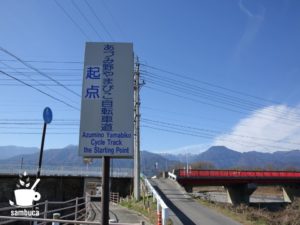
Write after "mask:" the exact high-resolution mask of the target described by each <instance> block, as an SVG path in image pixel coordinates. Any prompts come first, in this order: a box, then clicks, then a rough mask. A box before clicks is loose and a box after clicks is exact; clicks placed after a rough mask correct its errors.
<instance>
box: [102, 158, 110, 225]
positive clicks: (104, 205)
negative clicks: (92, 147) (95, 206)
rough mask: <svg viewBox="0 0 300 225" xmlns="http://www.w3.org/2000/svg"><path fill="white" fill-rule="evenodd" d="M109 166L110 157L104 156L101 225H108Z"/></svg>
mask: <svg viewBox="0 0 300 225" xmlns="http://www.w3.org/2000/svg"><path fill="white" fill-rule="evenodd" d="M109 164H110V157H108V156H104V157H103V159H102V196H101V205H102V214H101V225H109V168H110V165H109Z"/></svg>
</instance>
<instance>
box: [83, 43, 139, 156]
mask: <svg viewBox="0 0 300 225" xmlns="http://www.w3.org/2000/svg"><path fill="white" fill-rule="evenodd" d="M133 65H134V61H133V46H132V44H131V43H94V42H88V43H86V48H85V58H84V72H83V85H82V100H81V117H80V134H79V135H80V136H79V155H81V156H84V157H102V156H110V157H127V158H128V157H133V126H134V124H133V120H134V118H133V112H134V111H133V109H134V102H133V88H134V80H133V76H134V71H133Z"/></svg>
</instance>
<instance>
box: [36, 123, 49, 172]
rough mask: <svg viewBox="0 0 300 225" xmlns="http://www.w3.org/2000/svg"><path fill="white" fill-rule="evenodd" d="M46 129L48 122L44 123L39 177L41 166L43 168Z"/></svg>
mask: <svg viewBox="0 0 300 225" xmlns="http://www.w3.org/2000/svg"><path fill="white" fill-rule="evenodd" d="M46 129H47V123H44V128H43V136H42V143H41V149H40V157H39V167H38V172H37V177H40V175H41V168H42V160H43V152H44V143H45V136H46Z"/></svg>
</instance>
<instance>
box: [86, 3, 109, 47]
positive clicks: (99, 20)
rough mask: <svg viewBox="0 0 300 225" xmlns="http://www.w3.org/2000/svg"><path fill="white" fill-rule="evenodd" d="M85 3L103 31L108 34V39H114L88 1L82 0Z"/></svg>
mask: <svg viewBox="0 0 300 225" xmlns="http://www.w3.org/2000/svg"><path fill="white" fill-rule="evenodd" d="M84 2H85V4H86V5H87V6H88V8H89V9H90V11H91V12H92V14H93V15H94V16H95V17H96V19H97V20H98V22H99V23H100V24H101V26H102V27H103V29H104V30H105V32H106V33H107V34H108V36H109V37H110V39H111V40H112V41H114V38H113V36H112V35H111V34H110V32H109V31H108V29H106V26H105V25H104V23H103V22H102V21H101V19H100V18H99V17H98V16H97V14H96V12H95V11H94V9H93V8H92V7H91V5H90V4H89V2H88V1H87V0H84Z"/></svg>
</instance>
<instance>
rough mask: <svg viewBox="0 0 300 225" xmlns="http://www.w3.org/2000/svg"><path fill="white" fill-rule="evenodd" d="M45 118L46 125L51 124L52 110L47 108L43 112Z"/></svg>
mask: <svg viewBox="0 0 300 225" xmlns="http://www.w3.org/2000/svg"><path fill="white" fill-rule="evenodd" d="M43 118H44V122H45V123H51V121H52V110H51V109H50V108H49V107H46V108H45V109H44V112H43Z"/></svg>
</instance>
